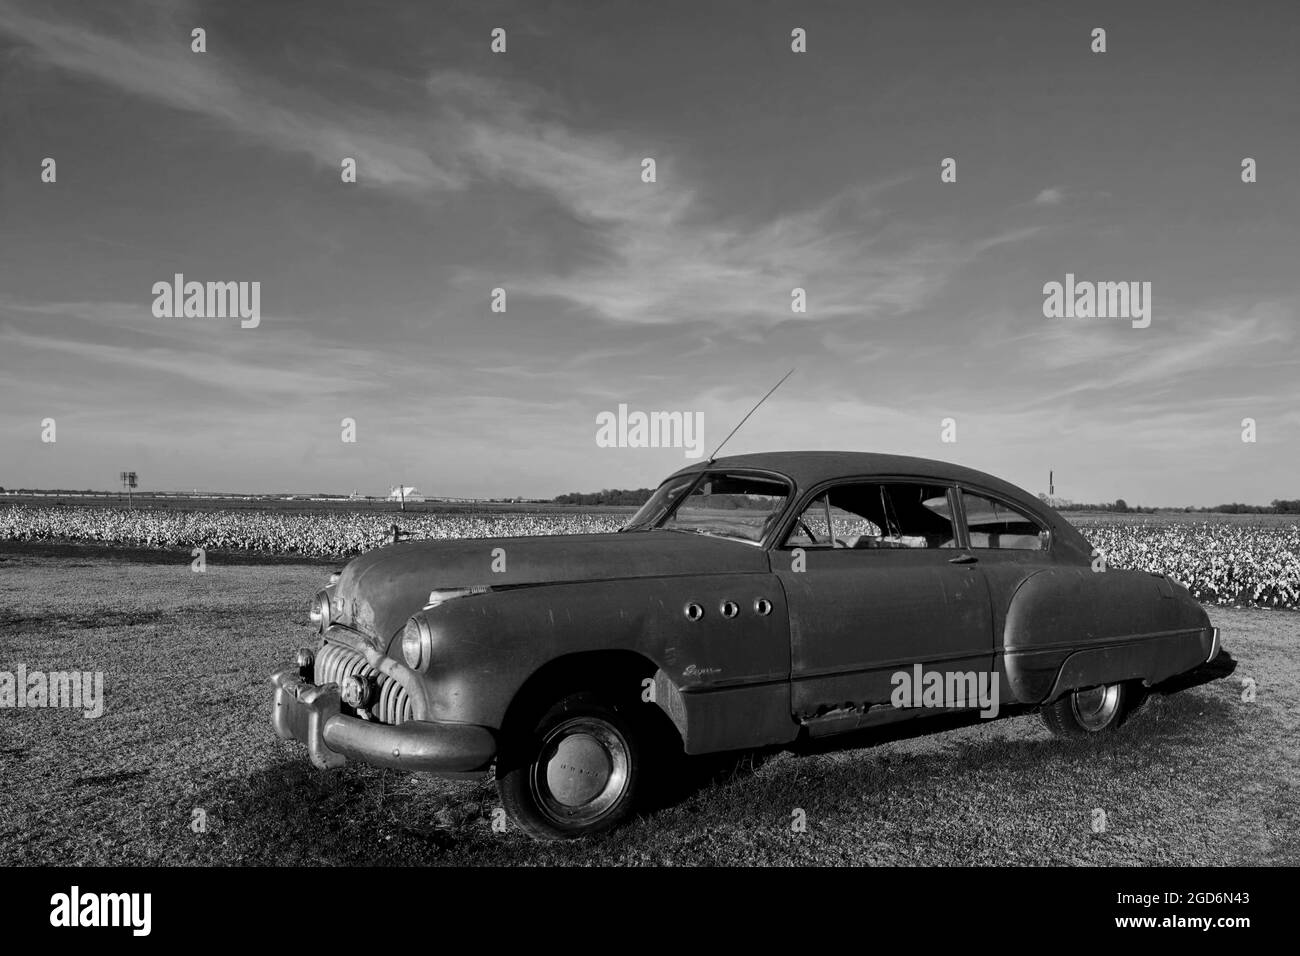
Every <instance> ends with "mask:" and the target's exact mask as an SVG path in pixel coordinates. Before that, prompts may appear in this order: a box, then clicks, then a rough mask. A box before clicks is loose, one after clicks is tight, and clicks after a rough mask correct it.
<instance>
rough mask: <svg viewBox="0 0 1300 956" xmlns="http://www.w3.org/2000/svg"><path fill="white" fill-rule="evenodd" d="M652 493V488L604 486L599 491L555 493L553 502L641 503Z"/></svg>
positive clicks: (562, 503)
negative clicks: (633, 488)
mask: <svg viewBox="0 0 1300 956" xmlns="http://www.w3.org/2000/svg"><path fill="white" fill-rule="evenodd" d="M653 494H654V489H653V488H637V489H635V490H632V489H627V488H605V489H603V490H601V491H586V492H583V491H571V492H569V493H568V494H567V495H557V496H556V497H555V503H556V504H560V505H638V506H639V505H643V504H645V503H646V502H647V501H649V500H650V496H651V495H653Z"/></svg>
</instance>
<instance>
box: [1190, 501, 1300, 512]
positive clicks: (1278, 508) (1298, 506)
mask: <svg viewBox="0 0 1300 956" xmlns="http://www.w3.org/2000/svg"><path fill="white" fill-rule="evenodd" d="M1197 510H1198V511H1221V512H1223V513H1224V514H1230V515H1300V498H1292V499H1290V500H1287V499H1285V498H1274V499H1273V501H1272V503H1271V504H1267V505H1243V504H1241V503H1239V502H1235V501H1234V502H1232V503H1231V504H1226V505H1215V506H1214V507H1213V508H1198V509H1197Z"/></svg>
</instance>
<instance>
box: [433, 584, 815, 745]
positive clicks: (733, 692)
mask: <svg viewBox="0 0 1300 956" xmlns="http://www.w3.org/2000/svg"><path fill="white" fill-rule="evenodd" d="M760 601H762V602H766V604H762V603H760ZM726 602H730V603H731V605H733V606H734V609H735V614H734V616H731V617H728V616H726V615H724V613H723V606H724V603H726ZM692 604H693V605H696V606H698V607H699V609H700V610H701V612H702V613H701V615H700V616H699V618H698V619H696V620H692V619H690V617H688V615H687V613H686V610H687V607H688V606H689V605H692ZM761 612H765V613H761ZM422 613H424V614H425V616H426V620H427V621H428V623H429V628H430V630H431V632H432V634H433V654H432V661H431V663H430V666H429V668H428V670H427V671H426V673H425V674H424V675H422V679H423V680H424V682H425V683H426V686H427V688H428V694H429V699H430V700H431V701H432V710H433V714H434V716H435V718H436V719H439V720H450V721H463V722H466V723H472V724H478V725H481V726H486V727H493V728H497V729H499V728H500V727H501V725H502V722H503V720H504V718H505V714H506V711H507V709H508V707H509V706H510V703H511V701H513V700H514V699H515V696H516V695H517V694H518V693H519V691H520V689H521V688H522V687H523V686H524V684H525V683H526V682H527V681H528V680H529V678H531V677H532V676H533V675H534V674H536V673H537V672H538V671H539V670H540V669H541V668H542V667H544V666H546V665H547V664H549V663H551V662H552V661H555V660H557V659H559V658H562V657H566V656H569V655H576V654H584V653H595V652H602V651H630V652H633V653H635V654H638V655H640V656H641V657H643V658H645V659H646V660H647V661H648V662H650V664H652V665H653V666H654V668H656V669H657V670H658V674H657V675H656V702H657V703H659V704H660V706H662V707H663V708H664V709H665V711H666V712H668V713H669V716H670V717H673V719H674V722H675V723H676V724H677V725H678V729H679V730H681V731H682V735H683V739H684V741H685V743H686V747H687V752H688V753H702V752H707V751H713V750H729V749H740V748H744V747H751V746H762V745H766V744H770V743H782V742H788V741H789V740H792V739H793V738H794V736H795V733H796V732H797V726H796V725H795V724H794V721H793V719H792V717H791V714H790V699H789V677H790V635H789V623H788V622H789V616H788V614H787V611H786V605H785V596H784V592H783V591H782V589H781V587H780V584H779V583H778V582H777V580H776V579H775V577H774V576H772V575H770V574H766V573H763V574H753V573H741V574H736V573H727V574H714V575H707V576H702V577H701V576H695V577H690V578H682V577H660V578H637V579H631V580H614V581H588V582H580V583H566V584H548V585H540V586H530V587H516V588H505V589H502V590H496V591H491V592H488V593H486V594H481V595H473V596H470V597H464V598H457V599H455V600H452V601H448V602H447V603H445V604H442V605H439V606H438V607H435V608H431V609H429V610H427V611H424V612H422ZM660 690H662V691H663V692H662V693H661V692H660Z"/></svg>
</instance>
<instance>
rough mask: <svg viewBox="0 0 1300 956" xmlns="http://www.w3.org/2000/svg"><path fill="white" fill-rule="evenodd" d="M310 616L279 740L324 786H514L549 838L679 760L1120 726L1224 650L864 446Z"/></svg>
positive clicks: (629, 808) (361, 563) (1042, 524)
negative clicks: (971, 729) (871, 736)
mask: <svg viewBox="0 0 1300 956" xmlns="http://www.w3.org/2000/svg"><path fill="white" fill-rule="evenodd" d="M312 618H313V620H314V621H315V622H316V624H317V627H318V628H319V633H320V635H321V639H320V643H319V646H318V647H315V648H304V649H302V650H299V651H298V654H297V659H296V660H295V661H294V662H293V663H291V664H287V665H285V666H284V667H282V668H281V669H279V670H278V671H276V672H275V674H274V675H272V678H271V681H272V683H273V684H274V687H275V705H274V715H273V720H274V726H275V729H276V731H277V732H278V733H279V735H280V736H281V737H283V738H285V739H290V740H298V741H302V742H303V743H305V744H306V745H307V749H308V752H309V753H310V756H311V760H312V762H313V763H314V764H315V765H316V766H318V767H320V768H333V767H339V766H341V765H343V764H344V763H345V762H346V761H348V760H355V761H360V762H362V763H366V764H371V765H375V766H381V767H392V768H398V769H402V770H410V771H419V772H425V773H432V774H437V775H443V776H452V777H456V776H462V775H481V774H482V773H484V772H485V771H488V770H492V769H494V770H495V776H496V780H497V783H498V788H499V791H500V795H501V800H502V803H503V805H504V807H505V809H506V810H507V812H508V813H509V815H510V817H511V819H513V820H514V821H515V823H516V824H517V825H518V826H519V827H520V828H522V829H523V830H524V831H526V832H527V833H529V834H530V835H532V836H534V837H538V838H566V837H575V836H582V835H585V834H590V833H594V832H598V831H601V830H606V829H608V828H610V827H613V826H615V825H616V824H618V823H619V822H621V821H623V820H625V819H627V818H628V817H629V815H630V814H632V813H633V812H634V811H635V809H636V808H637V807H638V805H639V800H640V798H641V797H642V796H643V795H644V793H645V792H647V791H648V790H649V789H650V786H651V784H652V783H653V782H654V779H655V776H656V774H663V773H670V772H672V768H673V767H677V766H680V765H681V764H680V762H674V761H673V760H672V759H666V758H664V759H661V757H662V755H664V754H674V753H675V754H677V755H678V758H677V759H678V760H679V761H689V760H690V759H691V758H690V756H689V755H701V754H713V753H723V752H734V751H747V750H764V749H766V748H774V749H780V748H789V749H796V750H797V749H800V748H805V747H807V748H815V747H819V746H820V747H824V746H826V739H827V738H834V741H832V743H833V744H834V743H835V742H836V741H845V742H851V741H854V740H856V739H858V737H859V736H861V735H860V734H855V733H854V732H857V731H864V730H869V729H871V728H881V727H884V726H885V725H890V724H893V723H895V722H899V721H904V720H908V719H911V718H917V717H921V718H925V717H928V716H930V715H939V714H946V715H948V716H949V717H952V716H954V715H957V714H964V715H966V716H968V717H970V716H972V715H975V714H976V713H978V715H979V716H982V717H985V716H996V715H998V714H1009V713H1023V712H1024V711H1025V710H1026V709H1038V710H1041V712H1042V714H1043V716H1044V718H1045V719H1046V722H1047V724H1048V726H1049V727H1050V728H1051V729H1052V730H1053V731H1055V732H1057V733H1059V734H1070V735H1088V734H1099V733H1105V732H1109V731H1111V730H1113V729H1114V728H1115V727H1117V726H1118V725H1119V724H1120V722H1121V721H1122V720H1123V718H1124V716H1125V714H1126V712H1127V711H1128V710H1129V709H1130V708H1131V707H1132V706H1133V704H1135V703H1136V701H1137V699H1138V698H1139V697H1140V696H1141V695H1142V694H1143V693H1144V692H1145V689H1146V688H1149V687H1151V686H1152V685H1156V684H1160V683H1162V682H1169V681H1170V680H1171V679H1175V678H1178V677H1179V675H1187V674H1189V673H1191V672H1193V671H1194V670H1197V669H1203V665H1205V664H1206V663H1207V662H1209V661H1211V659H1213V658H1215V657H1216V655H1217V654H1218V653H1219V649H1220V648H1219V633H1218V630H1217V629H1216V628H1214V627H1212V626H1211V625H1210V622H1209V619H1208V618H1207V616H1206V614H1205V611H1204V610H1203V609H1202V608H1201V606H1200V605H1199V604H1198V603H1197V602H1196V601H1195V600H1194V599H1193V598H1192V597H1191V595H1190V594H1189V593H1188V592H1187V590H1186V589H1185V588H1183V587H1182V586H1181V585H1179V584H1178V583H1176V582H1175V581H1173V580H1170V579H1169V578H1167V577H1165V576H1164V575H1161V574H1153V573H1147V572H1143V571H1131V570H1129V571H1126V570H1114V569H1107V568H1106V565H1105V561H1104V556H1101V555H1099V554H1097V553H1095V552H1094V550H1093V548H1092V547H1091V546H1090V545H1089V544H1088V542H1087V541H1086V540H1085V539H1084V538H1083V536H1082V535H1081V534H1080V533H1079V531H1078V530H1076V529H1075V528H1074V527H1072V526H1071V525H1070V524H1068V523H1066V522H1065V521H1064V520H1063V519H1062V518H1061V517H1060V516H1059V515H1057V514H1056V513H1055V512H1054V511H1053V510H1052V509H1050V508H1048V507H1047V506H1045V505H1044V504H1043V503H1042V502H1041V501H1039V500H1038V499H1036V498H1034V497H1033V496H1031V495H1029V494H1027V493H1025V492H1024V491H1022V490H1020V489H1019V488H1016V487H1014V486H1012V485H1010V484H1008V483H1007V482H1005V481H1001V480H999V479H997V478H994V477H992V476H990V475H986V474H983V473H981V472H978V471H973V470H971V469H968V468H963V467H959V466H957V465H953V464H948V463H945V462H939V461H928V460H925V459H920V458H906V457H899V456H893V455H878V454H863V453H849V452H782V453H770V454H752V455H740V456H732V457H727V458H721V459H717V460H710V461H705V462H699V463H695V464H693V465H691V466H689V467H687V468H684V469H683V470H681V471H679V472H677V473H676V474H674V475H672V476H671V477H670V478H669V479H668V480H667V481H665V482H664V483H663V484H662V485H660V486H659V488H658V489H657V490H656V491H655V492H654V494H653V496H652V497H651V498H650V499H649V501H647V502H646V504H645V505H644V506H643V507H642V508H641V509H640V510H639V511H638V512H637V513H636V514H635V515H634V516H633V517H632V518H631V520H630V521H628V522H627V524H626V525H625V526H624V527H622V528H621V529H620V530H619V531H618V532H614V533H608V534H575V535H563V536H552V537H521V538H506V539H469V540H450V541H449V540H421V541H408V542H400V543H394V544H390V545H387V546H384V547H380V548H377V549H376V550H373V551H370V552H368V553H366V554H363V555H361V556H359V557H357V558H355V559H354V560H353V561H351V562H350V563H349V564H348V565H347V566H346V567H345V568H344V569H343V570H342V571H341V572H340V573H336V574H335V575H333V576H332V577H331V578H330V581H329V584H328V585H327V586H326V587H325V588H324V589H323V590H321V591H320V593H319V594H318V595H317V596H316V599H315V605H314V608H313V610H312ZM905 685H906V686H905ZM925 726H939V724H938V723H935V724H933V725H923V724H916V725H911V726H910V728H909V729H921V728H923V727H925ZM681 755H686V756H681Z"/></svg>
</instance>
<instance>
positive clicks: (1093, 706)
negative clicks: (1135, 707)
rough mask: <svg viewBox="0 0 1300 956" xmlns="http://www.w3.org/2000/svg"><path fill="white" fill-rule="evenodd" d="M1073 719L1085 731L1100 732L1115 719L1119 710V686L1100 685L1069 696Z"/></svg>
mask: <svg viewBox="0 0 1300 956" xmlns="http://www.w3.org/2000/svg"><path fill="white" fill-rule="evenodd" d="M1070 708H1071V710H1073V711H1074V719H1075V720H1077V721H1078V722H1079V724H1080V726H1082V727H1084V728H1085V729H1086V730H1101V729H1102V728H1103V727H1105V726H1106V725H1107V724H1109V723H1110V722H1111V721H1112V720H1114V719H1115V712H1116V711H1118V710H1119V684H1100V685H1098V686H1097V687H1089V688H1087V689H1086V690H1077V691H1075V692H1074V694H1073V695H1072V696H1071V700H1070Z"/></svg>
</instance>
